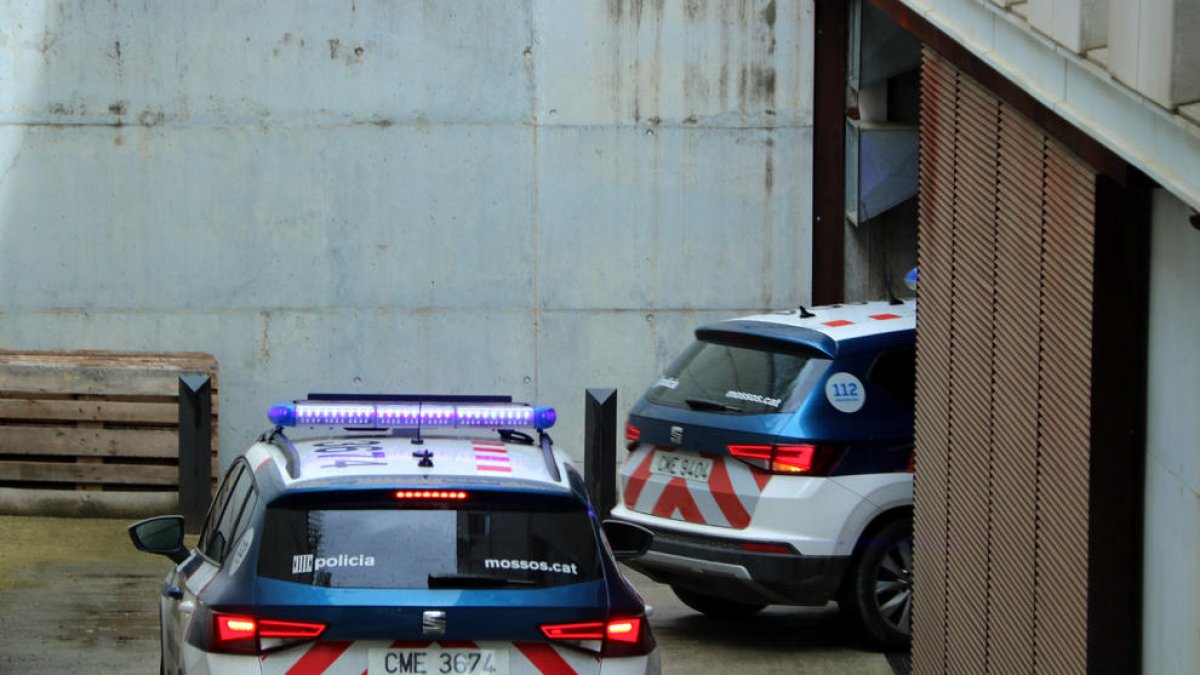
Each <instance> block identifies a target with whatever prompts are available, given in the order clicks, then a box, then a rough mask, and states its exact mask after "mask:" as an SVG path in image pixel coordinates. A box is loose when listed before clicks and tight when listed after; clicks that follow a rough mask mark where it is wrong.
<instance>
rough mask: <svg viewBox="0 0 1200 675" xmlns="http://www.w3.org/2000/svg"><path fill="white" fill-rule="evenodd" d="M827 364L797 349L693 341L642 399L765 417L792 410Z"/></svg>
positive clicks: (681, 406)
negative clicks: (768, 414) (765, 415)
mask: <svg viewBox="0 0 1200 675" xmlns="http://www.w3.org/2000/svg"><path fill="white" fill-rule="evenodd" d="M828 364H829V359H826V358H824V357H819V356H816V355H815V354H809V353H806V352H804V351H801V350H783V349H772V348H770V347H766V346H758V345H755V346H746V345H740V346H739V345H731V344H723V343H719V342H713V341H705V340H699V341H696V342H693V343H692V344H691V345H690V346H689V347H688V348H687V350H685V351H684V352H683V353H682V354H680V355H679V358H677V359H675V362H674V363H672V364H671V366H670V367H669V368H667V370H666V372H664V373H663V374H662V377H660V378H659V379H658V381H657V382H655V383H654V384H653V385H652V386H651V387H650V390H649V391H648V392H646V398H647V399H649V400H650V401H652V402H654V403H660V404H663V405H670V406H675V407H679V408H692V409H694V410H711V411H713V412H724V413H730V414H743V415H763V414H767V413H775V412H783V411H785V410H788V409H791V408H794V407H795V405H797V404H798V403H799V402H800V401H801V400H803V398H804V397H805V396H807V395H808V392H809V391H810V390H811V389H812V387H813V385H814V384H815V382H816V380H817V378H819V377H820V375H821V373H822V372H823V371H824V369H825V368H826V367H827V366H828Z"/></svg>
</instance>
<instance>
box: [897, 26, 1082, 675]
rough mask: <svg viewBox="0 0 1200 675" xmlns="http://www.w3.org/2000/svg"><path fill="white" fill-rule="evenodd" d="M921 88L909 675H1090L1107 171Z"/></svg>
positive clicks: (997, 111)
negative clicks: (1096, 308) (1100, 212)
mask: <svg viewBox="0 0 1200 675" xmlns="http://www.w3.org/2000/svg"><path fill="white" fill-rule="evenodd" d="M922 77H923V79H922V107H921V154H920V199H919V203H920V214H919V218H920V227H919V266H920V270H921V281H920V290H919V293H920V303H921V310H920V320H919V331H918V338H917V359H918V365H917V473H916V512H915V525H914V537H915V545H914V548H915V556H916V559H915V563H914V569H915V574H916V591H915V607H914V628H913V630H914V640H913V672H915V673H987V672H992V673H1035V672H1036V673H1083V672H1088V671H1089V635H1088V626H1089V614H1088V602H1089V530H1090V525H1089V508H1090V497H1091V493H1090V489H1091V485H1090V481H1089V479H1090V474H1091V446H1092V443H1091V441H1092V439H1091V429H1092V414H1093V410H1092V400H1091V395H1092V389H1093V377H1092V363H1093V340H1092V331H1093V312H1092V309H1093V304H1094V303H1093V300H1094V299H1093V292H1094V288H1095V283H1094V276H1093V270H1094V260H1095V252H1094V248H1093V246H1094V232H1095V226H1096V211H1095V209H1096V196H1097V180H1098V176H1097V172H1096V171H1095V170H1093V169H1091V168H1090V167H1089V166H1088V165H1087V164H1086V163H1084V162H1083V161H1082V160H1080V159H1079V158H1077V157H1076V156H1075V155H1073V154H1072V153H1071V152H1070V151H1069V150H1067V149H1066V148H1065V147H1064V146H1062V145H1061V144H1060V143H1059V142H1058V141H1056V140H1055V139H1054V138H1052V137H1051V136H1049V135H1048V134H1047V133H1046V132H1044V131H1043V130H1041V129H1040V128H1039V127H1038V126H1036V125H1034V124H1033V123H1031V122H1030V121H1029V120H1028V119H1027V118H1025V117H1024V116H1023V115H1022V114H1021V113H1020V112H1018V111H1017V110H1015V109H1014V108H1012V107H1011V106H1008V105H1006V104H1005V103H1004V101H1002V100H1001V99H1000V98H999V97H998V96H997V95H995V94H994V93H992V92H991V91H989V90H988V89H987V88H985V87H983V86H981V85H980V84H979V83H977V82H975V81H974V80H973V79H971V78H970V77H968V76H967V75H965V74H963V73H962V72H960V70H959V69H958V68H957V67H955V66H954V65H953V64H951V63H949V62H948V61H946V60H945V59H943V58H942V57H940V56H938V55H937V54H936V53H935V52H933V51H932V50H929V49H928V48H927V49H926V52H925V58H924V65H923V73H922ZM1092 665H1095V664H1092Z"/></svg>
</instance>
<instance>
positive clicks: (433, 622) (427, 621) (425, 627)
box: [421, 609, 446, 635]
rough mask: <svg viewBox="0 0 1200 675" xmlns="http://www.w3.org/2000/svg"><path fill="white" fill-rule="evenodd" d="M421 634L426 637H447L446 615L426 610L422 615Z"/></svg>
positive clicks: (441, 612) (437, 611)
mask: <svg viewBox="0 0 1200 675" xmlns="http://www.w3.org/2000/svg"><path fill="white" fill-rule="evenodd" d="M421 632H422V633H424V634H425V635H445V634H446V613H445V612H443V611H439V610H433V609H427V610H425V613H424V614H422V615H421Z"/></svg>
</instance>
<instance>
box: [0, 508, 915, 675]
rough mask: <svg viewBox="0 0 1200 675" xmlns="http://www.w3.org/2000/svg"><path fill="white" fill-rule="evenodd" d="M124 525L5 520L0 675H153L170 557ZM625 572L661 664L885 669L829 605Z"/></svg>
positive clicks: (1, 523)
mask: <svg viewBox="0 0 1200 675" xmlns="http://www.w3.org/2000/svg"><path fill="white" fill-rule="evenodd" d="M128 524H129V521H119V520H83V519H56V518H27V517H15V516H0V674H9V673H12V674H14V675H16V674H22V675H24V674H26V673H29V674H39V673H153V672H155V671H156V670H157V667H158V659H159V645H158V617H157V607H158V604H157V603H158V593H159V590H160V588H161V584H162V579H163V577H164V575H165V574H166V571H167V569H168V568H169V567H170V562H169V561H168V560H167V559H166V558H163V557H161V556H154V555H149V554H146V553H140V552H138V551H135V550H134V549H133V546H132V544H130V543H129V538H128V536H127V535H126V533H125V528H126V526H127V525H128ZM629 576H630V578H631V579H632V580H633V582H634V584H635V585H636V586H637V587H638V589H639V591H641V593H642V595H643V596H644V598H645V599H646V601H647V602H648V603H649V604H650V605H652V606H653V607H654V615H653V616H652V618H651V625H652V626H653V627H654V631H655V635H656V637H657V638H658V643H659V648H660V650H661V652H662V661H663V672H664V673H667V674H674V673H728V672H732V671H741V672H744V673H755V674H757V673H763V674H774V673H780V674H782V673H788V674H789V675H794V674H804V673H838V674H839V675H841V674H846V673H855V674H857V673H863V674H866V675H870V674H874V673H878V674H879V675H892V674H893V668H892V666H891V665H889V663H888V659H887V657H886V656H885V655H883V654H879V653H874V652H870V651H867V650H864V649H863V647H862V645H861V644H860V643H859V642H858V640H857V639H856V638H855V636H854V635H853V633H851V632H850V631H849V630H848V629H847V628H846V626H845V625H844V624H843V623H842V622H841V620H840V619H839V617H838V614H837V610H836V608H834V607H825V608H791V607H771V608H768V609H766V610H764V611H763V612H761V613H759V614H757V615H755V616H753V617H750V618H747V619H738V620H727V621H723V620H717V619H712V618H709V617H705V616H702V615H700V614H696V613H695V612H693V611H691V610H690V609H688V608H687V607H684V606H683V604H682V603H680V602H679V601H678V600H677V599H676V598H675V596H674V595H673V594H672V593H671V591H670V589H669V588H667V587H665V586H662V585H660V584H656V583H654V582H652V581H650V580H649V579H646V578H645V577H642V576H641V575H638V574H637V573H634V572H630V573H629Z"/></svg>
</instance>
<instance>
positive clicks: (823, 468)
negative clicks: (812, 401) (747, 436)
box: [728, 443, 842, 476]
mask: <svg viewBox="0 0 1200 675" xmlns="http://www.w3.org/2000/svg"><path fill="white" fill-rule="evenodd" d="M728 447H729V454H731V455H733V456H734V457H737V458H738V459H740V460H742V461H743V462H745V463H747V464H749V465H750V466H756V467H758V468H760V469H765V470H767V471H770V472H771V473H781V474H794V475H804V476H828V475H829V472H830V471H832V470H833V467H834V466H836V465H837V462H838V459H840V458H841V456H842V450H841V448H838V447H835V446H832V445H814V444H811V443H800V444H794V445H737V444H730V445H729V446H728Z"/></svg>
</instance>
